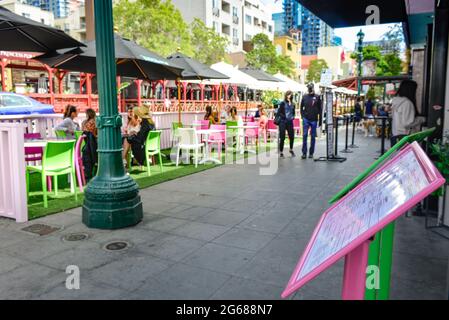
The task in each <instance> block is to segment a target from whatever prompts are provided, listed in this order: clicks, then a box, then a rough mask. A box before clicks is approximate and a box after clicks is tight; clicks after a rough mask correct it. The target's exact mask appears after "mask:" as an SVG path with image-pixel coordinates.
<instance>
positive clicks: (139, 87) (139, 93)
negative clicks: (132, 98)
mask: <svg viewBox="0 0 449 320" xmlns="http://www.w3.org/2000/svg"><path fill="white" fill-rule="evenodd" d="M136 86H137V105H138V106H139V107H140V106H141V105H142V80H136Z"/></svg>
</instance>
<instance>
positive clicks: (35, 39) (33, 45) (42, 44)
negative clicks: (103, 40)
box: [0, 7, 84, 52]
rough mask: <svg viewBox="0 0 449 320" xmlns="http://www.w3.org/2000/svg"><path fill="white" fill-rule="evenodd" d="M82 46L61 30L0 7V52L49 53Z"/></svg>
mask: <svg viewBox="0 0 449 320" xmlns="http://www.w3.org/2000/svg"><path fill="white" fill-rule="evenodd" d="M79 46H84V44H83V43H81V42H79V41H77V40H75V39H73V38H72V37H70V36H69V35H67V34H66V33H64V32H63V31H62V30H58V29H55V28H52V27H49V26H47V25H44V24H42V23H39V22H36V21H33V20H31V19H28V18H25V17H22V16H19V15H17V14H15V13H13V12H11V11H9V10H8V9H5V8H4V7H0V50H7V51H32V52H49V51H52V50H58V49H63V48H73V47H79Z"/></svg>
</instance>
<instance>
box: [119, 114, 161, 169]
mask: <svg viewBox="0 0 449 320" xmlns="http://www.w3.org/2000/svg"><path fill="white" fill-rule="evenodd" d="M133 113H134V114H135V115H136V116H137V117H138V118H139V120H140V130H139V132H138V133H135V134H134V133H133V134H132V135H130V136H128V137H127V138H126V139H125V142H124V148H123V149H124V151H125V149H127V150H129V148H130V147H131V150H132V152H133V155H134V158H135V159H136V160H137V162H138V163H139V164H140V165H142V166H143V165H144V164H145V142H146V140H147V137H148V134H149V133H150V131H152V130H154V129H155V126H154V121H153V119H152V117H151V114H150V110H149V108H148V107H146V106H142V107H135V108H134V109H133ZM128 145H129V146H130V147H129V146H128ZM123 162H124V163H126V162H127V160H126V153H125V152H123Z"/></svg>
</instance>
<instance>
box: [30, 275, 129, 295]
mask: <svg viewBox="0 0 449 320" xmlns="http://www.w3.org/2000/svg"><path fill="white" fill-rule="evenodd" d="M128 295H129V292H128V291H125V290H122V289H118V288H114V287H110V286H106V285H104V284H101V283H98V282H94V281H92V280H90V279H89V280H86V281H85V280H84V279H83V278H82V277H81V278H80V288H79V289H71V290H69V289H67V288H66V286H65V283H60V284H58V285H57V286H56V287H54V288H51V289H50V290H48V291H47V292H45V293H43V294H40V295H33V299H35V300H119V299H123V298H125V297H127V296H128Z"/></svg>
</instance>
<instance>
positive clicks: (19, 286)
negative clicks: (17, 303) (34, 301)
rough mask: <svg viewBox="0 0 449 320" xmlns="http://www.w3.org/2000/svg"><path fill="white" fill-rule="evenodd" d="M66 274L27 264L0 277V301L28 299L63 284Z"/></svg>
mask: <svg viewBox="0 0 449 320" xmlns="http://www.w3.org/2000/svg"><path fill="white" fill-rule="evenodd" d="M65 280H66V274H65V272H63V271H58V270H55V269H52V268H48V267H46V266H42V265H38V264H28V265H26V266H23V267H20V268H17V269H15V270H12V271H10V272H7V273H4V274H2V275H0V288H1V290H0V299H2V300H16V299H30V298H32V297H33V296H39V295H40V294H42V293H44V292H45V291H47V290H48V289H50V288H52V287H54V286H56V285H57V284H63V283H65Z"/></svg>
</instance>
